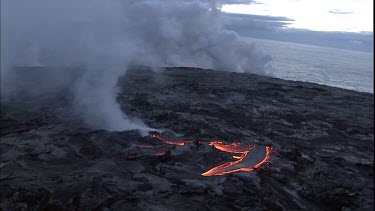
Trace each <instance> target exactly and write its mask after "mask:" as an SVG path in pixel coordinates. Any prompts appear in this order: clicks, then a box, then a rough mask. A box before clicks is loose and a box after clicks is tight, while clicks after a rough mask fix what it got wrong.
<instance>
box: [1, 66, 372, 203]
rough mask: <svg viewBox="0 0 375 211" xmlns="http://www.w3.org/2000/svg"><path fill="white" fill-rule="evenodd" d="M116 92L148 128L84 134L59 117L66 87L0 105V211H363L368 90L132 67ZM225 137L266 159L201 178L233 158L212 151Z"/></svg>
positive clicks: (368, 163) (368, 158)
mask: <svg viewBox="0 0 375 211" xmlns="http://www.w3.org/2000/svg"><path fill="white" fill-rule="evenodd" d="M119 88H120V92H119V94H118V97H117V100H118V102H119V104H120V105H121V108H122V110H123V111H124V112H125V113H126V114H127V115H128V116H129V117H130V118H138V119H141V120H142V121H144V122H145V123H146V124H147V125H148V126H149V127H151V128H155V130H157V132H153V133H150V135H145V134H144V135H140V134H139V133H138V132H137V131H120V132H109V131H105V130H92V129H87V127H84V126H83V125H82V124H80V123H77V122H75V120H67V119H69V118H62V117H63V116H64V117H67V116H69V115H68V114H66V112H67V111H69V107H70V105H69V102H70V100H69V96H64V94H61V93H65V92H61V93H55V94H51V96H45V95H44V96H41V97H40V99H38V98H37V97H34V98H33V99H31V100H30V101H26V100H25V98H22V99H21V98H20V99H17V98H13V99H11V100H7V101H6V102H5V101H3V102H2V114H1V121H0V135H1V151H0V152H1V163H0V190H1V191H0V199H1V202H0V210H228V209H229V210H293V209H304V210H358V209H360V210H373V208H374V193H373V191H374V178H373V173H374V172H373V171H374V158H373V155H374V127H373V115H374V113H373V109H374V104H373V95H372V94H368V93H360V92H355V91H350V90H344V89H339V88H332V87H328V86H322V85H317V84H311V83H303V82H292V81H286V80H281V79H275V78H269V77H263V76H257V75H252V74H241V73H230V72H220V71H212V70H203V69H196V68H166V69H165V70H163V71H151V70H149V69H148V68H141V67H138V68H133V70H131V71H128V72H127V73H126V75H125V77H122V78H121V79H120V80H119ZM32 100H39V101H41V100H44V101H45V103H43V106H42V107H38V108H32V109H31V107H32V106H31V104H30V103H31V101H32ZM29 104H30V105H29ZM62 113H64V114H63V115H62ZM71 116H73V117H74V115H71ZM72 119H74V118H72ZM214 141H216V142H214ZM167 142H172V143H167ZM232 142H234V143H236V144H239V145H240V146H241V147H242V148H243V147H245V151H246V146H248V147H249V149H248V151H247V152H248V156H250V155H251V156H254V159H255V160H256V159H258V161H257V162H259V161H260V160H262V159H263V158H264V156H265V149H266V146H270V147H272V152H271V154H270V158H269V159H268V160H267V162H264V163H263V164H262V165H260V166H257V168H253V169H250V170H248V171H238V172H230V173H225V174H224V173H223V175H204V176H203V175H202V174H204V172H207V171H209V170H210V169H212V168H214V167H216V166H219V165H221V164H225V163H228V162H233V161H236V159H238V157H240V156H242V155H244V154H243V153H242V154H239V156H238V157H237V158H233V156H235V155H236V154H235V153H234V154H233V153H231V152H228V151H223V150H219V148H220V146H219V145H215V144H214V143H216V144H218V143H222V144H223V146H224V145H225V146H229V145H231V144H232V145H233V143H232ZM179 143H182V144H179ZM215 146H216V147H215ZM235 147H237V145H236V146H235ZM251 147H252V148H251ZM254 147H255V148H254ZM250 148H251V149H250ZM256 150H258V151H256ZM257 156H258V157H257ZM246 159H247V158H246ZM249 159H250V161H249V163H251V162H253V161H254V159H253V158H249ZM251 159H253V160H251ZM259 159H260V160H259ZM244 160H245V159H244ZM254 162H255V161H254ZM255 163H256V162H255ZM246 165H250V164H248V163H244V164H242V166H241V167H251V166H246Z"/></svg>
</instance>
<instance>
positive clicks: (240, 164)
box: [202, 146, 271, 176]
mask: <svg viewBox="0 0 375 211" xmlns="http://www.w3.org/2000/svg"><path fill="white" fill-rule="evenodd" d="M270 152H271V147H269V146H266V147H261V146H257V147H252V148H251V151H250V150H249V151H245V152H243V154H242V155H241V157H239V158H238V160H235V161H231V162H227V163H224V164H222V165H219V166H216V167H214V168H212V169H210V170H209V171H207V172H204V173H203V174H202V176H218V175H224V174H230V173H234V172H239V171H253V170H254V169H257V168H259V167H260V166H261V165H262V164H263V163H265V162H266V161H267V160H268V159H269V158H270ZM232 153H235V152H232Z"/></svg>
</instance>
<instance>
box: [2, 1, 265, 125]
mask: <svg viewBox="0 0 375 211" xmlns="http://www.w3.org/2000/svg"><path fill="white" fill-rule="evenodd" d="M207 2H211V3H205V1H173V0H105V1H103V0H64V1H62V0H61V1H58V0H32V1H31V0H4V1H2V5H1V6H2V7H1V27H2V28H1V32H2V36H1V44H2V45H1V60H2V63H1V64H2V67H1V68H2V71H1V74H2V75H1V76H2V77H1V84H2V95H3V96H4V95H9V94H10V93H11V92H10V91H11V90H13V89H15V88H17V87H14V86H15V85H14V84H15V83H14V81H12V80H11V79H12V78H14V75H15V74H16V72H15V71H14V67H15V66H47V67H68V66H80V67H83V68H84V69H85V71H84V72H83V74H81V75H80V76H79V78H74V80H71V79H72V78H71V77H72V76H71V74H70V73H65V72H61V71H63V70H60V71H58V72H59V73H56V74H58V76H59V77H57V78H58V79H57V80H58V81H56V77H51V74H46V75H44V76H42V77H44V78H43V80H44V81H47V82H48V83H51V84H56V83H58V84H59V85H61V84H62V86H66V87H68V88H69V89H71V90H72V92H73V95H74V100H73V101H74V102H73V104H74V109H75V110H76V111H77V112H79V113H80V114H81V116H82V118H83V120H84V121H85V122H86V123H87V124H88V125H90V126H91V127H94V128H103V129H107V130H125V129H140V128H142V129H145V128H147V127H146V126H145V125H144V124H142V123H140V122H137V121H134V120H132V121H130V120H129V119H128V118H127V117H126V116H124V114H123V112H122V111H121V109H120V106H119V105H118V103H117V102H116V94H117V92H116V84H117V80H118V77H119V76H121V75H123V74H124V73H125V71H126V68H127V67H128V66H130V65H147V66H151V67H162V66H187V65H189V66H191V65H194V66H196V67H202V68H210V69H217V70H227V71H233V72H251V73H258V74H267V71H268V62H269V60H270V59H269V57H267V56H265V55H263V54H262V53H261V52H259V51H258V50H257V49H256V48H255V46H254V45H252V44H249V43H248V42H245V41H243V40H241V38H240V37H239V36H238V35H237V34H236V33H235V32H232V31H226V30H223V29H222V21H221V16H220V11H219V10H218V9H217V8H218V6H217V5H215V4H212V1H207ZM62 69H64V68H62ZM76 77H78V76H76ZM61 81H63V82H61ZM17 84H18V85H19V84H20V83H17ZM47 87H48V86H47ZM47 89H48V88H46V89H36V90H37V93H33V94H38V95H42V94H44V93H46V92H48V91H50V90H47ZM135 122H137V123H135Z"/></svg>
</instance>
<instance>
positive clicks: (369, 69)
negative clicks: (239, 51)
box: [246, 38, 374, 93]
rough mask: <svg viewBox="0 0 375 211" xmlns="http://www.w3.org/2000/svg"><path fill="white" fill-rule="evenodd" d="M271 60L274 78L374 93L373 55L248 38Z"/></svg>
mask: <svg viewBox="0 0 375 211" xmlns="http://www.w3.org/2000/svg"><path fill="white" fill-rule="evenodd" d="M246 39H248V40H249V41H252V42H255V44H256V46H257V47H258V48H260V49H261V50H262V51H264V52H265V53H266V54H268V55H270V56H271V57H272V62H271V65H272V68H273V69H274V70H273V76H274V77H276V78H282V79H286V80H294V81H305V82H312V83H318V84H324V85H328V86H334V87H340V88H344V89H351V90H356V91H360V92H368V93H373V92H374V90H373V78H374V73H373V70H374V59H373V53H367V52H360V51H351V50H343V49H336V48H328V47H321V46H313V45H305V44H297V43H290V42H281V41H273V40H264V39H255V38H246Z"/></svg>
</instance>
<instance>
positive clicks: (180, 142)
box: [150, 133, 194, 146]
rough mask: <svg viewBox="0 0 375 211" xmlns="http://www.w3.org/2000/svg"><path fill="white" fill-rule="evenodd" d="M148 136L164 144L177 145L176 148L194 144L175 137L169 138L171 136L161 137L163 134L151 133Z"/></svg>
mask: <svg viewBox="0 0 375 211" xmlns="http://www.w3.org/2000/svg"><path fill="white" fill-rule="evenodd" d="M150 136H151V138H156V139H159V140H161V141H163V142H164V143H166V144H170V145H177V146H185V144H186V143H192V142H194V141H193V140H182V139H178V138H177V137H175V136H171V135H169V136H168V135H163V134H160V135H157V134H155V133H152V134H150Z"/></svg>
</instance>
